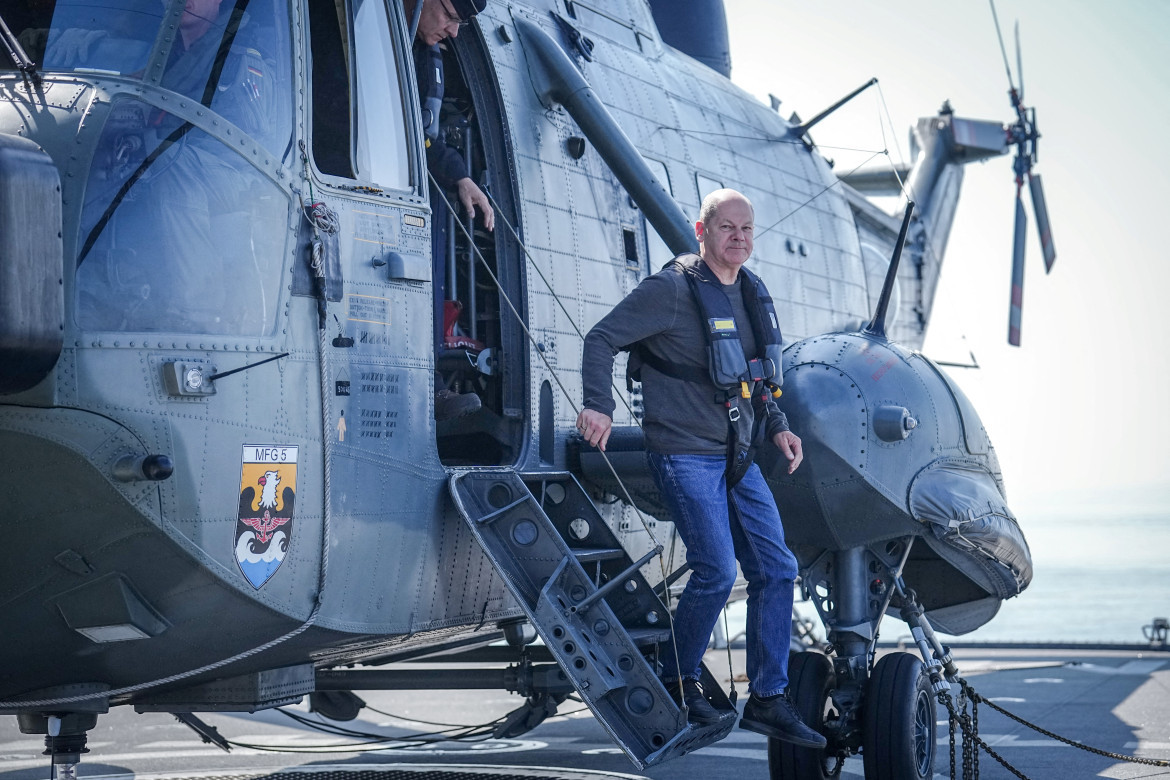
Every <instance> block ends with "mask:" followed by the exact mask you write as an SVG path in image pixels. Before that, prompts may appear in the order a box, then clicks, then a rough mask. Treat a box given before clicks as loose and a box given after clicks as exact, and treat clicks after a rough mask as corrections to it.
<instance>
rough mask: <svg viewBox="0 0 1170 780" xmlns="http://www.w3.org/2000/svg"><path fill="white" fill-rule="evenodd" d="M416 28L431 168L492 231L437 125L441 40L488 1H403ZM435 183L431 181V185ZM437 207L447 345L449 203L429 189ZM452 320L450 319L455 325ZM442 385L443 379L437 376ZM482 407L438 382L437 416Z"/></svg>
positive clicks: (434, 250)
mask: <svg viewBox="0 0 1170 780" xmlns="http://www.w3.org/2000/svg"><path fill="white" fill-rule="evenodd" d="M419 2H421V3H422V8H421V9H418V11H417V12H418V29H417V30H416V32H415V36H414V68H415V73H416V74H418V91H419V98H420V102H421V104H422V123H423V133H424V134H425V136H426V147H427V170H428V171H430V173H431V176H433V177H434V180H435V181H436V182H438V185H439V186H440V187H442V188H443V189H444V190H447V191H448V192H451V191H454V193H455V194H456V196H457V197H458V199H459V202H460V203H462V204H463V208H464V210H465V211H466V213H467V214H470V215H472V216H473V217H474V215H475V213H476V209H479V212H480V213H481V214H482V215H483V225H484V227H485V228H487V229H488V230H492V229H493V228H494V227H495V212H494V211H493V210H492V207H491V204H490V203H489V202H488V199H487V196H486V195H484V193H483V190H481V189H480V188H479V186H478V185H477V184H476V183H475V182H474V181H473V180H472V179H471V177H470V176H468V175H467V170H468V168H467V161H466V160H464V159H463V155H461V154H460V153H459V152H458V151H456V150H455V149H453V148H452V147H450V146H448V145H447V141H446V139H445V138H444V134H443V133H442V132H440V128H439V112H440V110H441V108H442V106H443V87H444V84H445V81H444V78H443V52H442V49H441V48H440V44H441V43H442V42H443V41H445V40H447V39H448V38H455V37H457V36H458V35H459V30H460V29H461V28H462V27H463V26H464V25H466V24H467V22H468V21H469V20H470V19H471V17H473V16H475V15H476V14H477V13H479V12H480V11H482V10H483V9H484V7H485V6H486V5H487V0H403V8H404V9H405V11H406V17H407V19H413V18H414V14H415V12H416V9H417V8H418V7H417V3H419ZM432 186H433V185H432ZM431 205H432V207H433V209H434V211H433V217H432V219H431V267H432V271H433V280H434V286H435V345H436V348H437V349H443V348H444V344H445V343H446V342H448V341H450V340H451V337H452V336H453V335H454V334H449V333H447V330H448V329H447V327H446V320H447V319H448V318H447V317H446V313H447V308H448V306H447V236H446V228H447V208H446V204H445V203H444V201H443V198H441V197H439V196H438V194H437V193H435V192H434V191H432V193H431ZM453 327H454V321H452V328H453ZM437 381H439V382H440V384H441V380H437ZM479 408H480V399H479V396H478V395H476V394H475V393H462V394H459V393H455V392H452V391H451V390H448V389H447V388H446V387H440V388H439V389H438V390H437V392H436V393H435V419H436V420H449V419H453V418H455V417H463V416H464V415H468V414H472V413H474V412H476V411H478V410H479Z"/></svg>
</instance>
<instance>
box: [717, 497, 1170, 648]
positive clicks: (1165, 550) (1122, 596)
mask: <svg viewBox="0 0 1170 780" xmlns="http://www.w3.org/2000/svg"><path fill="white" fill-rule="evenodd" d="M1019 517H1020V527H1021V528H1022V529H1023V531H1024V535H1025V537H1026V538H1027V540H1028V546H1029V548H1030V549H1031V551H1032V565H1033V573H1032V582H1031V584H1030V585H1029V586H1028V587H1027V588H1026V589H1025V590H1024V592H1023V593H1021V594H1020V595H1018V596H1016V597H1014V598H1011V599H1008V600H1006V601H1004V602H1003V604H1002V606H1001V607H1000V610H999V613H998V614H997V615H996V616H995V617H994V618H992V619H991V621H990V622H988V623H987V624H985V625H984V626H982V627H981V628H978V629H976V630H975V631H972V632H970V633H968V634H964V635H962V636H961V637H950V636H947V635H942V639H943V641H944V642H950V641H954V642H956V643H958V642H1027V643H1032V642H1044V643H1048V642H1056V643H1088V644H1098V643H1109V644H1128V645H1135V644H1145V643H1147V640H1148V638H1149V637H1148V636H1147V634H1146V632H1144V631H1143V629H1144V628H1148V627H1150V626H1152V625H1153V623H1154V619H1155V618H1164V619H1170V505H1167V506H1164V507H1123V508H1110V506H1109V505H1107V504H1099V503H1096V502H1094V503H1089V504H1085V505H1083V506H1081V507H1072V506H1065V507H1063V508H1033V509H1032V510H1031V511H1022V512H1020V513H1019ZM798 598H799V597H798ZM796 611H797V612H798V613H799V614H800V615H802V616H807V617H810V618H812V619H813V622H814V623H815V624H816V626H817V631H816V634H815V635H816V636H818V637H819V638H823V637H824V627H823V626H822V625H821V624H820V621H819V619H817V617H816V610H815V609H813V606H812V604H811V603H797V605H796ZM745 615H746V609H745V605H744V603H743V602H738V603H736V604H733V605H731V606H730V607H728V613H727V618H728V634H729V635H730V636H731V637H733V638H734V637H735V636H737V635H738V634H741V633H742V631H743V627H744V623H745ZM880 631H881V639H882V641H898V640H901V639H909V636H910V632H909V629H907V628H906V626H905V624H904V623H901V622H900V621H898V619H897V618H896V617H894V616H890V615H887V616H886V617H885V618H884V619H883V620H882V625H881V629H880Z"/></svg>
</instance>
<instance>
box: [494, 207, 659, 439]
mask: <svg viewBox="0 0 1170 780" xmlns="http://www.w3.org/2000/svg"><path fill="white" fill-rule="evenodd" d="M484 194H485V195H487V197H488V200H490V201H491V202H492V206H493V208H495V210H496V216H497V217H499V219H500V221H501V222H503V223H504V226H505V227H507V228H508V232H510V233H511V234H512V237H513V238H515V239H516V243H517V244H519V245H520V249H521V250H523V252H524V256H525V257H526V258H528V262H529V263H531V264H532V269H533V270H534V271H536V274H537V276H539V277H540V280H541V281H542V282H544V286H545V288H547V289H548V294H549V295H551V296H552V298H553V300H554V301H556V302H557V306H559V307H560V309H561V311H563V312H564V313H565V319H567V320H568V321H569V324H570V325H572V326H573V330H574V331H575V332H576V333H577V336H578V338H580V339H581V341H582V342H584V341H585V334H584V333H582V332H581V328H580V326H579V325H577V321H576V320H574V319H573V315H572V314H570V313H569V310H568V309H567V308H566V307H565V304H564V301H562V300H561V296H559V295H557V291H556V290H554V289H553V286H552V282H550V281H549V280H548V277H547V276H545V275H544V271H542V270H541V269H540V264H539V263H537V262H536V258H535V257H533V256H532V253H531V252H530V251H528V246H527V245H526V244H525V243H524V241H523V240H522V239H521V238H520V234H519V233H518V232H516V228H515V227H513V226H512V223H511V222H509V221H508V218H507V217H506V216H504V212H503V209H501V208H500V204H499V203H497V202H496V199H495V198H493V197H492V195H491V193H490V192H485V193H484ZM609 386H610V388H611V389H612V390H614V391H615V392H616V394H617V397H618V398H620V399H621V401H622V405H623V406H624V407H626V411H627V412H629V413H630V418H631V419H632V420H633V421H634V424H635V425H637V426H638V427H639V428H641V427H642V421H641V420H640V419H638V416H637V415H636V414H635V413H634V408H633V407H632V406H630V402H629V401H628V400H627V399H626V396H625V394H624V393H623V392H622V390H621V388H619V387H618V386H617V383H616V382H614V381H613V379H612V377H611V378H610V382H609Z"/></svg>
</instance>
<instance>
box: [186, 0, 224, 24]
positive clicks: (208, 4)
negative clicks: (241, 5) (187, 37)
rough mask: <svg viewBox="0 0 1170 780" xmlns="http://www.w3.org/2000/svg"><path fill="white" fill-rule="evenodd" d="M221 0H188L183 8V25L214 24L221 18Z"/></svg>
mask: <svg viewBox="0 0 1170 780" xmlns="http://www.w3.org/2000/svg"><path fill="white" fill-rule="evenodd" d="M220 2H221V0H187V2H186V4H185V5H184V6H183V24H192V23H198V22H214V21H215V18H216V17H217V16H219V4H220Z"/></svg>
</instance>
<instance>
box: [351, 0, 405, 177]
mask: <svg viewBox="0 0 1170 780" xmlns="http://www.w3.org/2000/svg"><path fill="white" fill-rule="evenodd" d="M353 5H354V24H353V31H354V49H355V51H356V53H357V95H358V112H357V120H358V123H357V124H358V126H357V149H356V153H355V155H354V156H355V158H356V161H357V169H358V170H357V172H358V176H360V177H361V178H362V179H365V180H367V181H372V182H377V183H378V184H382V185H385V186H387V187H394V188H395V189H400V190H404V189H407V188H409V187H410V165H409V163H408V160H407V156H406V135H405V133H403V132H401V131H397V130H396V128H405V127H406V116H405V113H404V111H403V104H402V83H401V82H400V80H399V76H400V74H404V73H406V72H407V69H406V68H405V67H400V66H399V63H398V58H397V56H396V52H395V51H394V43H393V41H392V40H391V37H390V20H389V18H388V17H387V16H386V3H385V0H354V4H353Z"/></svg>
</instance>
